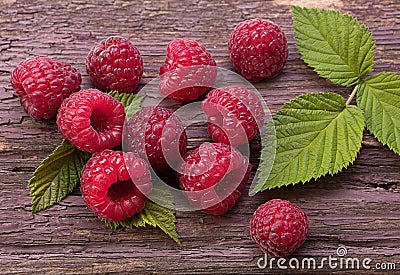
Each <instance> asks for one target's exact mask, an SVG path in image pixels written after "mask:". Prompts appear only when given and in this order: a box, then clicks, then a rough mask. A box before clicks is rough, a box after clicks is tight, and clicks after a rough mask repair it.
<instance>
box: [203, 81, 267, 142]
mask: <svg viewBox="0 0 400 275" xmlns="http://www.w3.org/2000/svg"><path fill="white" fill-rule="evenodd" d="M202 106H203V111H204V113H205V114H206V115H207V116H208V132H209V133H210V135H211V137H212V139H213V140H214V141H215V142H221V143H225V144H228V145H231V146H236V145H239V144H243V143H245V142H247V141H250V140H251V139H253V138H254V136H255V135H256V134H257V131H258V129H259V125H260V126H261V125H263V122H264V110H263V108H262V105H261V101H260V99H259V98H258V97H257V96H256V95H255V94H254V93H253V92H252V91H249V90H247V89H245V88H243V87H235V86H229V87H225V88H219V89H215V90H213V91H211V92H210V93H208V95H207V98H206V99H205V100H203V103H202Z"/></svg>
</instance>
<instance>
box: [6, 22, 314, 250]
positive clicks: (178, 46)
mask: <svg viewBox="0 0 400 275" xmlns="http://www.w3.org/2000/svg"><path fill="white" fill-rule="evenodd" d="M228 48H229V52H230V56H231V60H232V63H233V66H234V69H235V70H236V71H237V72H238V73H240V74H241V75H242V76H243V77H245V78H246V79H248V80H249V81H252V82H256V81H262V80H264V79H266V78H272V77H274V76H276V75H277V74H279V73H280V72H281V71H282V69H283V67H284V64H285V62H286V60H287V57H288V46H287V41H286V37H285V35H284V33H283V31H282V30H281V29H280V28H279V27H278V26H277V25H276V24H274V23H273V22H271V21H268V20H263V19H253V20H247V21H244V22H242V23H240V24H238V25H237V26H236V28H235V29H234V31H233V32H232V34H231V37H230V40H229V43H228ZM166 52H167V56H166V60H165V63H164V64H163V65H162V66H161V67H160V83H159V86H158V88H159V92H160V93H161V94H162V95H163V96H165V97H168V98H169V99H171V100H173V101H177V102H182V103H186V102H192V101H196V100H202V108H203V111H204V113H205V114H206V115H207V117H208V132H209V134H210V136H211V138H212V140H213V141H214V142H215V143H204V144H202V145H201V146H200V147H198V148H196V149H194V150H192V151H188V152H186V142H187V137H186V133H185V129H184V127H183V125H182V122H181V121H180V119H179V118H178V117H177V116H175V115H174V113H173V112H171V111H170V110H168V109H166V108H164V107H161V106H153V107H145V108H142V109H141V110H140V111H138V112H136V113H135V114H134V115H133V116H132V117H130V118H127V117H126V114H125V108H124V106H123V105H122V103H120V102H119V101H117V100H116V99H115V98H114V97H112V96H110V95H109V94H107V92H110V91H118V92H123V93H134V92H135V91H136V88H137V86H138V84H139V82H140V80H141V77H142V74H143V60H142V57H141V55H140V53H139V50H138V49H137V48H136V47H135V46H134V45H133V44H132V43H131V42H130V41H129V40H127V39H125V38H122V37H118V36H113V37H109V38H107V39H105V40H103V41H101V42H100V43H98V44H96V45H94V47H93V48H92V49H91V50H90V52H89V54H88V56H87V58H86V71H87V73H88V75H89V77H90V79H91V81H92V83H93V84H94V86H95V87H96V88H97V89H95V88H91V89H86V90H81V89H80V84H81V75H80V73H79V72H78V71H77V70H76V69H75V68H73V67H72V66H71V65H70V64H68V63H64V62H61V61H57V60H54V59H51V58H49V57H44V56H38V57H35V58H30V59H27V60H25V61H23V62H21V63H20V64H19V65H18V66H17V67H16V68H15V69H14V70H13V72H12V75H11V83H12V86H13V88H14V89H15V91H16V93H17V95H18V96H19V98H20V101H21V105H22V106H23V108H24V109H25V111H26V112H27V113H28V114H29V115H30V116H31V117H33V118H34V119H37V120H41V119H50V118H53V117H55V116H56V117H57V125H58V129H59V131H60V132H61V134H62V135H63V136H64V137H65V138H66V139H67V140H68V141H69V142H70V143H71V144H73V145H74V146H75V147H76V148H78V149H79V150H82V151H85V152H89V153H91V154H92V157H91V158H90V160H89V161H88V162H87V163H86V165H85V166H84V168H83V170H82V177H81V192H82V196H83V199H84V201H85V203H86V205H87V206H88V208H90V209H91V210H92V211H94V212H95V213H96V214H97V215H98V216H100V217H102V218H104V219H107V220H109V221H120V220H124V219H126V218H129V217H131V216H133V215H135V214H136V213H139V212H140V211H141V210H142V209H143V208H144V207H145V204H146V201H147V197H146V196H147V195H148V194H149V193H150V192H151V191H152V182H151V170H153V171H154V172H156V173H161V172H165V171H168V170H169V169H171V166H173V167H177V171H178V173H177V179H178V181H179V186H180V188H181V189H182V191H184V193H185V195H186V197H187V199H188V200H189V202H190V203H191V204H192V205H193V206H195V207H196V208H199V209H202V210H203V211H204V212H207V213H210V214H213V215H221V214H224V213H226V212H227V211H228V210H229V209H231V208H232V207H233V206H234V205H235V203H236V201H237V200H238V199H239V198H240V196H241V195H242V194H243V192H244V190H245V187H246V183H247V181H248V179H249V175H250V171H251V166H250V163H249V160H248V159H247V157H245V156H243V155H242V154H241V153H240V151H239V150H238V149H237V147H238V146H240V145H241V144H244V143H247V142H249V141H250V140H252V139H253V138H254V137H255V136H256V134H257V132H258V131H259V129H260V128H261V127H262V125H263V123H264V115H265V114H264V111H263V108H262V104H261V100H260V99H259V98H258V97H257V96H256V95H255V94H254V93H253V92H252V91H249V90H248V89H246V88H243V87H239V86H228V87H223V88H218V89H214V90H212V87H213V84H214V81H215V79H216V74H217V73H216V72H217V71H216V62H215V60H214V59H213V57H212V56H211V54H210V53H209V52H208V51H207V49H206V48H205V47H204V46H203V45H201V44H200V43H198V42H197V41H196V40H194V39H174V40H173V41H171V42H170V43H169V44H168V46H167V50H166ZM123 135H124V136H125V135H126V137H127V140H128V141H127V143H128V145H127V150H126V151H127V152H122V151H120V150H118V149H116V148H120V147H119V146H121V142H122V136H123ZM292 206H293V205H291V204H290V203H289V202H287V204H285V203H282V202H281V201H279V207H275V208H273V209H274V211H272V212H271V211H267V210H257V211H256V212H255V215H254V217H253V220H252V222H251V234H252V236H253V239H254V240H255V241H256V242H257V243H258V244H259V245H260V246H261V247H262V248H263V249H264V250H265V251H267V252H268V253H272V254H274V255H283V254H285V255H286V254H287V253H288V252H289V253H290V252H292V251H293V250H294V249H296V248H297V247H298V246H300V245H301V244H302V243H303V242H304V240H305V236H306V233H307V228H308V223H307V217H306V216H305V213H304V212H302V210H301V209H299V208H297V207H294V206H293V207H292ZM271 209H272V208H271ZM292 209H294V210H292ZM279 211H281V212H282V211H283V212H284V213H289V214H288V215H289V216H288V218H287V219H285V218H284V217H282V215H281V214H279V213H281V212H279ZM277 212H278V214H277ZM283 212H282V213H283ZM293 213H294V214H293ZM266 215H270V216H271V217H272V218H270V219H268V220H267V219H266ZM272 223H273V224H272ZM274 224H275V225H277V224H278V225H279V224H281V225H282V226H280V227H279V226H275V227H274ZM283 225H284V226H283ZM277 234H278V235H279V236H278V237H277ZM288 234H289V235H290V237H288V236H289V235H288ZM269 238H272V239H273V240H272V241H269V242H268V240H269ZM271 247H272V248H271Z"/></svg>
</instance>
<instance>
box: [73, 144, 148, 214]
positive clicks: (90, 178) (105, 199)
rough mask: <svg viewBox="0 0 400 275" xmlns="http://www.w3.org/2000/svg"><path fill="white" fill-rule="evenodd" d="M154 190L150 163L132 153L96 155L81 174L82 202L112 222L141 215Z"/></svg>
mask: <svg viewBox="0 0 400 275" xmlns="http://www.w3.org/2000/svg"><path fill="white" fill-rule="evenodd" d="M124 154H125V155H124ZM128 170H129V171H128ZM129 175H130V176H131V177H130V176H129ZM151 189H152V182H151V177H150V171H149V168H148V166H147V163H146V162H145V161H144V160H143V159H141V158H139V157H138V156H137V155H135V154H132V153H122V152H120V151H111V150H104V151H102V152H99V153H95V154H93V156H92V157H91V158H90V159H89V161H88V162H87V163H86V165H85V166H84V168H83V170H82V177H81V192H82V196H83V200H84V201H85V203H86V205H87V206H88V207H89V208H90V209H91V210H92V211H93V212H95V213H96V214H97V215H98V216H100V217H102V218H104V219H107V220H109V221H114V222H116V221H121V220H124V219H126V218H129V217H132V216H133V215H134V214H136V213H139V212H140V211H142V209H143V208H144V206H145V204H146V201H147V198H146V195H148V194H149V193H150V191H151Z"/></svg>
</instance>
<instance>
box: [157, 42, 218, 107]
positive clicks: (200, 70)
mask: <svg viewBox="0 0 400 275" xmlns="http://www.w3.org/2000/svg"><path fill="white" fill-rule="evenodd" d="M215 66H216V63H215V61H214V59H213V58H212V56H211V54H210V53H209V52H208V51H207V50H206V48H205V47H204V46H203V45H201V44H199V43H198V42H197V41H196V40H194V39H188V38H185V39H181V38H178V39H175V40H172V41H171V42H170V43H169V44H168V47H167V58H166V60H165V63H164V65H162V66H161V68H160V75H162V77H161V79H160V84H159V90H160V92H161V94H162V95H165V96H168V97H169V98H170V99H172V100H175V101H182V102H189V101H193V100H196V99H198V98H200V97H202V96H203V95H204V94H206V93H207V92H208V91H209V90H210V89H211V87H212V86H213V84H214V81H215V78H216V68H215ZM182 86H183V87H184V88H181V87H182Z"/></svg>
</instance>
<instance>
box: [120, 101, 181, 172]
mask: <svg viewBox="0 0 400 275" xmlns="http://www.w3.org/2000/svg"><path fill="white" fill-rule="evenodd" d="M124 131H126V132H124V136H126V137H127V144H126V146H125V147H126V148H125V149H126V151H129V152H134V153H137V154H138V155H139V156H140V157H142V158H144V159H147V160H148V161H149V163H150V165H151V166H152V167H153V169H154V171H156V172H164V171H166V170H168V169H169V164H170V165H172V166H174V165H175V164H177V163H178V162H179V161H180V158H181V156H182V155H183V154H184V153H185V150H186V132H185V129H184V128H183V125H182V122H181V121H180V120H179V118H178V117H177V116H175V115H174V114H173V113H172V112H171V111H169V110H167V109H165V108H164V107H161V106H156V107H145V108H143V109H141V110H140V111H138V112H137V113H135V114H134V115H133V116H132V117H131V118H130V119H129V121H128V123H127V125H126V127H125V128H124ZM124 145H125V144H124ZM167 160H168V162H167Z"/></svg>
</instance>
